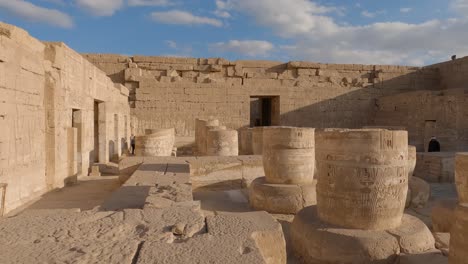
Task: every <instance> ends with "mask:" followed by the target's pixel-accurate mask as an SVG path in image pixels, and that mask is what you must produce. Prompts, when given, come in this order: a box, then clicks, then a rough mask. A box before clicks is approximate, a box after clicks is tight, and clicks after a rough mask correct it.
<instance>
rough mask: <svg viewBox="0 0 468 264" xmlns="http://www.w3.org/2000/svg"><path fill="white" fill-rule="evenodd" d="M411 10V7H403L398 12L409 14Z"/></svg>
mask: <svg viewBox="0 0 468 264" xmlns="http://www.w3.org/2000/svg"><path fill="white" fill-rule="evenodd" d="M412 10H413V8H411V7H403V8H400V12H401V13H409V12H411V11H412Z"/></svg>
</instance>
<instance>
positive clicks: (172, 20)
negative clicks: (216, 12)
mask: <svg viewBox="0 0 468 264" xmlns="http://www.w3.org/2000/svg"><path fill="white" fill-rule="evenodd" d="M151 18H152V19H153V20H154V21H157V22H160V23H165V24H174V25H196V24H199V25H203V24H204V25H211V26H215V27H221V26H223V22H221V21H220V20H218V19H214V18H209V17H201V16H195V15H193V14H192V13H189V12H186V11H181V10H171V11H166V12H153V13H151Z"/></svg>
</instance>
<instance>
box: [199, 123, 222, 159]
mask: <svg viewBox="0 0 468 264" xmlns="http://www.w3.org/2000/svg"><path fill="white" fill-rule="evenodd" d="M207 126H209V127H210V129H212V128H215V127H217V126H219V120H218V119H209V120H199V122H198V126H197V125H196V127H195V141H196V142H197V152H198V154H199V155H205V154H206V138H207V131H208V130H209V129H207ZM197 130H198V132H197Z"/></svg>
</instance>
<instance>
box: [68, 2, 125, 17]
mask: <svg viewBox="0 0 468 264" xmlns="http://www.w3.org/2000/svg"><path fill="white" fill-rule="evenodd" d="M75 1H76V4H77V5H78V6H79V7H81V8H82V9H84V10H86V11H88V12H90V13H91V14H93V15H95V16H112V15H113V14H114V13H115V12H116V11H117V10H119V9H121V8H122V7H123V6H124V2H123V0H75Z"/></svg>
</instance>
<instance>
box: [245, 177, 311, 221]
mask: <svg viewBox="0 0 468 264" xmlns="http://www.w3.org/2000/svg"><path fill="white" fill-rule="evenodd" d="M315 188H316V182H312V183H309V184H270V183H267V182H266V178H265V177H262V178H257V179H255V180H254V181H253V182H252V184H251V186H250V188H249V201H250V205H251V206H252V207H253V208H255V209H257V210H265V211H267V212H269V213H276V214H295V213H297V212H298V211H299V210H301V209H302V208H304V207H307V206H311V205H315V204H316V203H317V199H316V189H315Z"/></svg>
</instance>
